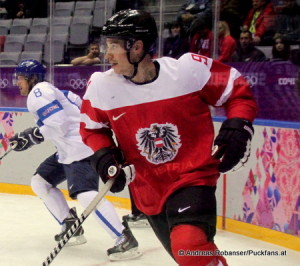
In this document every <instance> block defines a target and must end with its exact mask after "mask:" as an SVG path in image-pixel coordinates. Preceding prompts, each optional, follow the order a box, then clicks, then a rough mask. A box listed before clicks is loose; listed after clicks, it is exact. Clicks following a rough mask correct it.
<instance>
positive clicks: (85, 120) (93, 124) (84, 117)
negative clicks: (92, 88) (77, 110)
mask: <svg viewBox="0 0 300 266" xmlns="http://www.w3.org/2000/svg"><path fill="white" fill-rule="evenodd" d="M80 119H81V122H83V123H85V125H86V126H85V128H87V129H99V128H109V127H108V125H107V124H106V123H97V122H94V121H93V120H91V119H90V118H89V117H88V116H87V115H86V114H80Z"/></svg>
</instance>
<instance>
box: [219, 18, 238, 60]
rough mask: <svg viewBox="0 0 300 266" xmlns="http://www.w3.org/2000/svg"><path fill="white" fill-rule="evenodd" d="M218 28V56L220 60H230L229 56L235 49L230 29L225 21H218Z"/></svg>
mask: <svg viewBox="0 0 300 266" xmlns="http://www.w3.org/2000/svg"><path fill="white" fill-rule="evenodd" d="M218 28H219V57H218V58H217V60H218V61H220V62H229V61H231V56H232V54H233V53H234V51H235V49H236V41H235V39H234V38H232V36H231V35H230V29H229V26H228V24H227V22H226V21H219V22H218Z"/></svg>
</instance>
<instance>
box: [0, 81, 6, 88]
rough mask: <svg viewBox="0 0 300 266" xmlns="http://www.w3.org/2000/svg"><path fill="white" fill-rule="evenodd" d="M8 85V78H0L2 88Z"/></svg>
mask: <svg viewBox="0 0 300 266" xmlns="http://www.w3.org/2000/svg"><path fill="white" fill-rule="evenodd" d="M7 86H8V79H0V88H1V89H4V88H5V87H7Z"/></svg>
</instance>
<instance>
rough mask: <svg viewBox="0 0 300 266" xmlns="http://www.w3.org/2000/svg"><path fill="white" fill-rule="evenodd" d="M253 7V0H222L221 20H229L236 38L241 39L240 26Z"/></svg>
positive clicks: (230, 27)
mask: <svg viewBox="0 0 300 266" xmlns="http://www.w3.org/2000/svg"><path fill="white" fill-rule="evenodd" d="M251 8H252V0H243V1H241V0H221V3H220V20H223V21H226V22H227V24H228V25H229V29H230V32H231V36H232V37H233V38H234V39H236V40H238V39H239V36H240V32H241V30H240V27H241V25H243V22H244V20H245V18H246V16H247V14H248V12H249V10H250V9H251Z"/></svg>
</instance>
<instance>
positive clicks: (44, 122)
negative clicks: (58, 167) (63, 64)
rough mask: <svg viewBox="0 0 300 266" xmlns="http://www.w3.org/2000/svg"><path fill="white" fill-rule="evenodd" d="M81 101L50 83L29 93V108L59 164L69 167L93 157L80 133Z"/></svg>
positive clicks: (43, 84) (40, 84)
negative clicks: (52, 148) (55, 150)
mask: <svg viewBox="0 0 300 266" xmlns="http://www.w3.org/2000/svg"><path fill="white" fill-rule="evenodd" d="M80 106H81V98H80V97H79V96H78V95H76V94H74V93H72V92H70V91H60V90H59V89H57V88H55V87H54V86H53V85H52V84H51V83H49V82H46V81H44V82H40V83H38V84H36V85H35V86H34V87H33V88H32V90H31V91H30V93H29V95H28V98H27V108H28V110H29V112H30V113H32V114H33V115H34V118H35V122H36V124H37V125H38V127H39V129H40V132H41V133H42V135H43V136H44V138H45V139H46V140H50V141H51V142H52V143H53V144H54V145H55V147H56V149H57V153H58V161H59V162H60V163H64V164H70V163H72V162H74V161H79V160H82V159H84V158H87V157H89V156H91V155H92V154H93V151H92V149H91V148H89V147H88V146H86V145H85V144H84V143H83V142H82V139H81V136H80V134H79V123H80Z"/></svg>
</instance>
